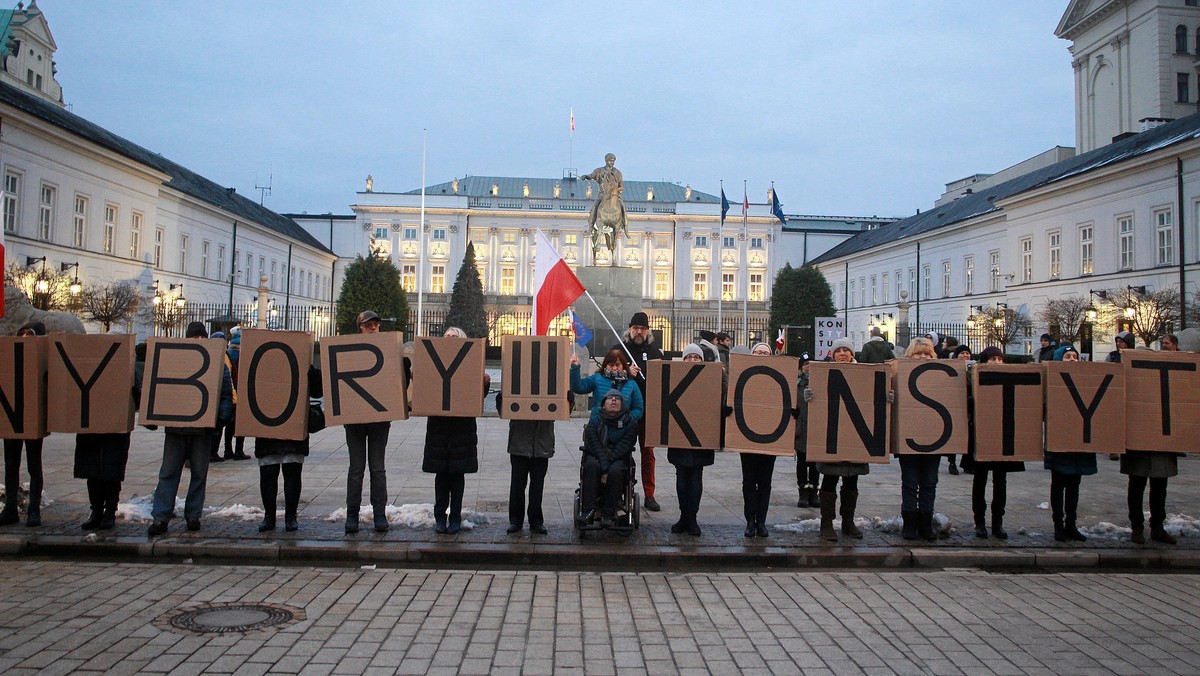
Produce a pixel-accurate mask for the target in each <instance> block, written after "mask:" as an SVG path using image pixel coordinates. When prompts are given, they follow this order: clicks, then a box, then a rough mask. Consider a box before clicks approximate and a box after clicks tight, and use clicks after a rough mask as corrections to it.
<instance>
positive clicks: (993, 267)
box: [988, 251, 1000, 293]
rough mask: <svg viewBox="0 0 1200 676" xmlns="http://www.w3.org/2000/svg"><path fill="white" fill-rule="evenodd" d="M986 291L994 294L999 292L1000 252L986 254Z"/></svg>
mask: <svg viewBox="0 0 1200 676" xmlns="http://www.w3.org/2000/svg"><path fill="white" fill-rule="evenodd" d="M988 290H989V291H990V292H992V293H996V292H997V291H999V290H1000V252H999V251H992V252H989V253H988Z"/></svg>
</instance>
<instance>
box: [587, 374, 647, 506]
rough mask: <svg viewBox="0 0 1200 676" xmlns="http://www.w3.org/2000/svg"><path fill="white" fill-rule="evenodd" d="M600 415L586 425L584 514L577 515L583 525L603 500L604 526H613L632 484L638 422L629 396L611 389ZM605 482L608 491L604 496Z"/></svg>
mask: <svg viewBox="0 0 1200 676" xmlns="http://www.w3.org/2000/svg"><path fill="white" fill-rule="evenodd" d="M599 400H600V409H599V414H598V416H597V418H595V419H593V420H590V421H589V422H588V423H587V425H585V426H584V428H583V468H582V471H581V473H580V474H581V478H582V480H583V486H582V495H581V496H580V499H581V501H582V505H583V509H582V511H583V514H580V515H578V516H577V518H578V519H579V525H580V526H586V525H588V524H589V523H591V521H592V520H593V518H594V517H595V509H596V506H597V503H599V512H600V527H601V528H611V527H612V525H613V521H614V520H615V519H616V513H617V506H618V504H619V503H620V500H621V495H622V493H624V492H625V487H626V485H628V483H629V460H630V457H631V456H632V455H633V444H634V442H635V441H636V440H637V422H636V421H635V420H634V419H633V417H632V416H630V415H629V411H628V409H627V407H626V405H625V395H624V394H623V393H622V392H621V391H620V390H616V389H610V390H609V391H608V392H606V393H605V394H604V396H603V397H600V398H599ZM601 485H603V487H604V491H603V492H604V494H603V495H601V494H600V493H601Z"/></svg>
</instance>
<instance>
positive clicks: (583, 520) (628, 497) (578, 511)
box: [572, 446, 642, 538]
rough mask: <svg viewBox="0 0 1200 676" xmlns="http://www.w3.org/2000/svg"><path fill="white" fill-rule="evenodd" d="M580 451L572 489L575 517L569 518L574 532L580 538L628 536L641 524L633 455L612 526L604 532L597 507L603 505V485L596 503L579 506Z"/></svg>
mask: <svg viewBox="0 0 1200 676" xmlns="http://www.w3.org/2000/svg"><path fill="white" fill-rule="evenodd" d="M583 450H584V448H583V446H580V447H579V454H580V467H579V484H578V485H577V486H576V487H575V503H574V504H575V518H574V519H572V523H574V525H575V530H576V531H577V532H578V533H579V537H580V538H585V537H587V534H588V533H590V532H592V531H598V530H610V531H615V532H617V533H620V534H621V535H630V534H631V533H633V531H634V530H635V529H637V528H638V527H639V526H640V525H641V516H640V513H641V506H642V497H641V495H639V494H638V492H637V484H638V479H637V477H638V473H637V462H635V461H634V459H633V458H634V455H636V454H635V453H631V454H630V456H629V472H628V481H626V482H625V490H624V491H623V492H622V493H621V495H620V499H619V500H618V501H617V511H616V514H615V515H614V516H615V518H614V519H613V525H612V526H611V527H609V528H607V529H605V528H604V527H603V526H601V525H600V505H601V504H602V503H603V502H604V486H605V484H604V482H601V484H600V486H601V489H600V490H599V491H597V495H596V504H594V505H584V504H583V459H584V458H585V457H586V456H585V455H584V453H583Z"/></svg>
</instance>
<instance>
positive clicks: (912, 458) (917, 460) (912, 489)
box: [900, 455, 954, 512]
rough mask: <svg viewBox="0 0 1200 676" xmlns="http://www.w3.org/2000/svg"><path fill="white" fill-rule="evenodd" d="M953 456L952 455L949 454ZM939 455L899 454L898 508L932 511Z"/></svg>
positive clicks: (939, 462) (940, 459)
mask: <svg viewBox="0 0 1200 676" xmlns="http://www.w3.org/2000/svg"><path fill="white" fill-rule="evenodd" d="M950 457H951V458H953V457H954V456H950ZM941 464H942V456H940V455H901V456H900V509H902V510H904V511H906V512H932V511H933V501H934V499H935V498H936V497H937V484H938V467H940V466H941Z"/></svg>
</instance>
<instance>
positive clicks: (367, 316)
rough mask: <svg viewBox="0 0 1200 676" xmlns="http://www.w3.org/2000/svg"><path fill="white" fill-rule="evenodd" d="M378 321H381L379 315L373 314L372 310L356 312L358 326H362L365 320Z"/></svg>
mask: <svg viewBox="0 0 1200 676" xmlns="http://www.w3.org/2000/svg"><path fill="white" fill-rule="evenodd" d="M378 321H381V320H380V319H379V315H377V314H375V313H374V312H371V311H370V310H363V311H362V312H360V313H358V325H359V326H362V325H363V324H366V323H367V322H378Z"/></svg>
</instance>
